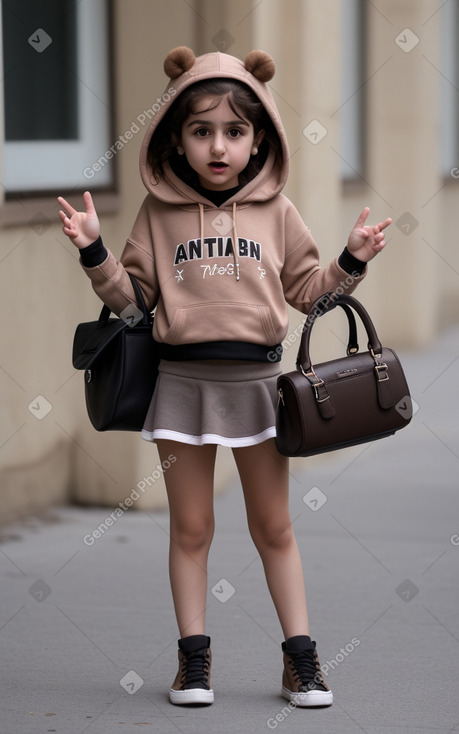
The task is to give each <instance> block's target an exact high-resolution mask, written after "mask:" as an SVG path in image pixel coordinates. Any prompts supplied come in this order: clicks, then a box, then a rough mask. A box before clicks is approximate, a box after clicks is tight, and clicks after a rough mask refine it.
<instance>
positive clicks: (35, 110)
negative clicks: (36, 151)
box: [2, 0, 78, 141]
mask: <svg viewBox="0 0 459 734" xmlns="http://www.w3.org/2000/svg"><path fill="white" fill-rule="evenodd" d="M76 5H77V2H76V1H75V0H40V2H37V0H3V3H2V6H3V56H4V58H3V63H4V93H5V137H6V140H8V141H9V140H11V141H14V140H16V141H19V140H21V141H24V140H75V139H77V138H78V121H77V75H76V27H77V21H76Z"/></svg>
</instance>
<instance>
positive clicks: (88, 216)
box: [57, 191, 100, 250]
mask: <svg viewBox="0 0 459 734" xmlns="http://www.w3.org/2000/svg"><path fill="white" fill-rule="evenodd" d="M57 200H58V202H59V204H60V205H61V206H62V208H63V209H64V210H65V211H60V212H59V217H60V220H61V222H62V224H63V225H64V226H63V227H62V231H63V233H64V234H65V235H67V237H68V238H69V239H70V240H71V241H72V242H73V244H74V245H75V246H76V247H78V249H80V250H81V249H83V247H87V246H88V245H90V244H91V243H92V242H95V240H97V238H98V237H99V234H100V226H99V219H98V217H97V212H96V210H95V208H94V204H93V201H92V196H91V194H90V193H89V191H85V192H84V194H83V201H84V205H85V208H86V211H84V212H77V211H76V209H74V208H73V207H72V206H70V204H69V203H68V202H67V201H66V200H65V199H64V198H63V197H62V196H58V197H57Z"/></svg>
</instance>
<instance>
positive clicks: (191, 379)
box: [142, 360, 281, 447]
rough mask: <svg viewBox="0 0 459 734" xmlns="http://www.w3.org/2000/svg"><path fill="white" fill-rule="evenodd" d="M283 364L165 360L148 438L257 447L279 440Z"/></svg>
mask: <svg viewBox="0 0 459 734" xmlns="http://www.w3.org/2000/svg"><path fill="white" fill-rule="evenodd" d="M280 374H281V368H280V364H279V362H277V363H269V362H242V361H241V362H240V361H232V360H228V361H227V360H215V361H213V360H212V361H210V360H206V361H197V362H192V361H186V362H170V361H166V360H161V362H160V365H159V376H158V380H157V383H156V387H155V391H154V393H153V397H152V400H151V403H150V407H149V409H148V413H147V417H146V418H145V423H144V426H143V430H142V438H144V439H145V440H146V441H156V439H158V438H166V439H170V440H172V441H180V442H181V443H189V444H194V445H197V446H201V445H203V444H208V443H211V444H220V445H222V446H232V447H237V446H252V445H254V444H257V443H261V442H262V441H266V440H267V439H268V438H273V437H274V436H275V435H276V420H275V415H276V414H275V410H276V404H277V377H278V376H279V375H280Z"/></svg>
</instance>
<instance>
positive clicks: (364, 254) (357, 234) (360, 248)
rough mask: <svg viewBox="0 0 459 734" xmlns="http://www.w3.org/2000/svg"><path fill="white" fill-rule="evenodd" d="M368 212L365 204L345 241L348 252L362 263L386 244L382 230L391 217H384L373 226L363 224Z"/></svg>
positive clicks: (372, 256)
mask: <svg viewBox="0 0 459 734" xmlns="http://www.w3.org/2000/svg"><path fill="white" fill-rule="evenodd" d="M369 213H370V208H369V207H368V206H366V207H365V209H364V210H363V211H362V213H361V215H360V216H359V218H358V219H357V221H356V223H355V225H354V228H353V230H352V232H351V234H350V235H349V239H348V242H347V249H348V250H349V252H350V253H352V255H354V257H356V258H357V260H361V261H362V262H364V263H367V262H369V261H370V260H372V259H373V258H374V257H376V255H377V254H378V252H381V250H382V249H383V248H384V247H385V246H386V241H385V239H384V230H385V229H386V227H388V226H389V224H390V223H391V222H392V219H385V220H384V222H379V224H375V226H374V227H369V226H364V225H365V222H366V220H367V217H368V214H369Z"/></svg>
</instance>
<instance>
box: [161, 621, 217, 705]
mask: <svg viewBox="0 0 459 734" xmlns="http://www.w3.org/2000/svg"><path fill="white" fill-rule="evenodd" d="M178 646H179V649H178V659H179V669H178V673H177V675H176V676H175V680H174V683H173V684H172V688H171V689H170V691H169V700H170V702H171V703H175V704H187V703H188V704H189V703H201V704H203V703H213V702H214V692H213V690H212V689H211V687H210V666H211V662H212V655H211V652H210V637H207V635H190V637H183V638H182V639H181V640H179V641H178Z"/></svg>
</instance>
